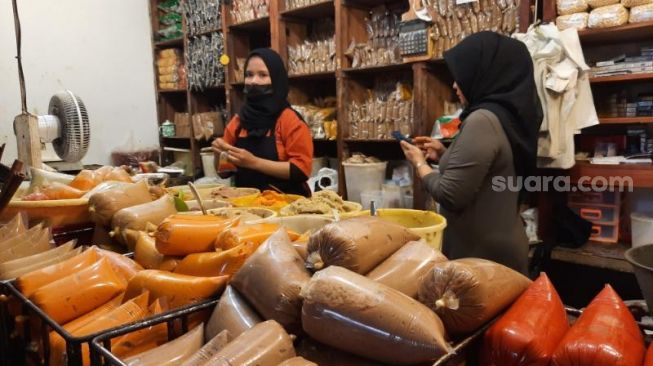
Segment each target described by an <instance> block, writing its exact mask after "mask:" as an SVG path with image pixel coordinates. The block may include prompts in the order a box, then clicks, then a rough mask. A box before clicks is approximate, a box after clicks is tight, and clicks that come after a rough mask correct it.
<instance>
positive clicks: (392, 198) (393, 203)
mask: <svg viewBox="0 0 653 366" xmlns="http://www.w3.org/2000/svg"><path fill="white" fill-rule="evenodd" d="M382 196H383V206H382V207H384V208H404V207H405V206H404V196H403V194H402V190H401V187H399V186H398V185H394V184H384V185H383V189H382Z"/></svg>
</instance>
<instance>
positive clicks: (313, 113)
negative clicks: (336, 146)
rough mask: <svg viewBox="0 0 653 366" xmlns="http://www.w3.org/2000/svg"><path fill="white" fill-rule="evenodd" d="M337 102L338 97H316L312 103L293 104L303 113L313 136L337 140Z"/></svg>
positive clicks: (295, 108)
mask: <svg viewBox="0 0 653 366" xmlns="http://www.w3.org/2000/svg"><path fill="white" fill-rule="evenodd" d="M337 102H338V101H337V100H336V97H326V98H315V99H314V100H313V102H312V103H308V104H301V105H293V106H292V108H293V109H294V110H296V111H297V112H299V114H301V115H302V117H303V118H304V121H305V122H306V124H308V127H309V128H310V130H311V135H312V136H313V138H316V139H327V140H335V139H336V133H334V132H336V131H334V129H335V128H334V127H333V126H334V125H335V124H336V123H337V122H336V116H337V112H338V109H337V108H336V107H337Z"/></svg>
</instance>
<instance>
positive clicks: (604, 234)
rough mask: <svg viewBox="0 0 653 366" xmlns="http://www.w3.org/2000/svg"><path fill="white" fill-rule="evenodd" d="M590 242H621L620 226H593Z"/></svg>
mask: <svg viewBox="0 0 653 366" xmlns="http://www.w3.org/2000/svg"><path fill="white" fill-rule="evenodd" d="M590 240H592V241H596V242H599V243H607V244H616V243H617V241H618V240H619V225H598V224H595V225H592V232H591V233H590Z"/></svg>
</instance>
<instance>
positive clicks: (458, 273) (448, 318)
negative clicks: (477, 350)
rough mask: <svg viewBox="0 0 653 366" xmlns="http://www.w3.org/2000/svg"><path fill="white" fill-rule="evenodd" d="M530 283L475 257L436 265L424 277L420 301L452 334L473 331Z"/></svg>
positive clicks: (419, 296)
mask: <svg viewBox="0 0 653 366" xmlns="http://www.w3.org/2000/svg"><path fill="white" fill-rule="evenodd" d="M530 284H531V281H530V280H529V279H528V278H526V277H525V276H524V275H522V274H520V273H518V272H516V271H514V270H512V269H510V268H508V267H506V266H503V265H501V264H498V263H495V262H492V261H488V260H485V259H478V258H466V259H457V260H453V261H449V262H444V263H438V264H436V265H435V266H434V267H433V269H432V270H431V271H430V272H429V273H428V274H427V275H426V276H424V277H423V279H422V281H421V283H420V287H419V291H418V298H419V301H420V302H421V303H423V304H425V305H426V306H428V307H430V308H431V309H433V311H435V312H436V313H437V314H438V315H439V316H440V318H441V319H442V322H443V323H444V326H445V328H446V329H447V332H449V333H451V334H457V335H459V334H466V333H471V332H473V331H475V330H476V329H478V328H480V327H481V326H482V325H483V324H485V323H486V322H488V321H489V320H490V319H492V318H493V317H495V316H496V315H498V314H499V312H501V311H502V310H504V309H505V308H506V307H508V306H509V305H510V304H512V302H513V301H515V300H516V299H517V297H519V295H521V294H522V292H524V291H525V290H526V289H527V288H528V286H529V285H530Z"/></svg>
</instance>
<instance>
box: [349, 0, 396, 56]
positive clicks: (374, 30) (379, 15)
mask: <svg viewBox="0 0 653 366" xmlns="http://www.w3.org/2000/svg"><path fill="white" fill-rule="evenodd" d="M365 23H366V29H367V37H368V40H367V42H364V43H357V42H356V40H352V42H351V44H350V45H349V48H347V50H346V51H345V55H346V56H347V57H348V58H350V59H351V67H352V68H359V67H370V66H380V65H388V64H396V63H400V62H401V61H402V59H401V52H400V50H399V43H398V42H397V39H398V38H399V23H400V15H399V14H397V13H395V12H392V11H390V10H388V8H386V7H385V5H381V6H378V7H376V8H374V9H372V10H371V11H370V14H369V18H365Z"/></svg>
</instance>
